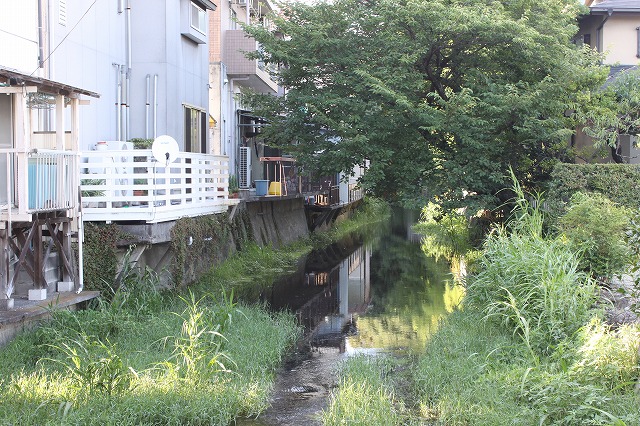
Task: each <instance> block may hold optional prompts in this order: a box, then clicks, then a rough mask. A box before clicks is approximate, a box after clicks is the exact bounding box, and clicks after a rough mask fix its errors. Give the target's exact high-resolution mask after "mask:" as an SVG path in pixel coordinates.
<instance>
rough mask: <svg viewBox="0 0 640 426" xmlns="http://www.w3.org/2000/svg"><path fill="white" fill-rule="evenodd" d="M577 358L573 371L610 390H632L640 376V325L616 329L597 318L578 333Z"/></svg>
mask: <svg viewBox="0 0 640 426" xmlns="http://www.w3.org/2000/svg"><path fill="white" fill-rule="evenodd" d="M577 344H578V348H577V350H576V353H577V357H576V358H577V359H576V362H575V363H574V364H573V365H572V366H571V370H570V371H571V373H572V374H574V375H575V376H576V377H578V378H579V380H581V381H583V382H592V383H597V384H598V385H599V386H602V387H603V388H605V389H607V390H608V391H611V392H615V391H620V390H627V391H632V390H633V387H634V385H635V384H636V383H637V382H638V379H639V378H640V354H639V353H638V350H639V349H640V329H639V328H638V326H637V325H630V324H627V325H623V326H621V327H620V328H618V329H612V328H611V327H610V326H608V325H606V324H603V323H602V321H601V320H599V319H597V318H595V319H593V320H592V321H591V322H589V323H588V324H586V325H585V326H584V327H583V328H582V329H581V330H580V333H579V336H578V343H577Z"/></svg>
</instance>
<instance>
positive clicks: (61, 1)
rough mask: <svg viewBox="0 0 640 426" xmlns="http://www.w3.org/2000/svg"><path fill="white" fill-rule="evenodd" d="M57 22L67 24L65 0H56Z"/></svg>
mask: <svg viewBox="0 0 640 426" xmlns="http://www.w3.org/2000/svg"><path fill="white" fill-rule="evenodd" d="M58 23H59V24H60V25H64V26H66V25H67V0H58Z"/></svg>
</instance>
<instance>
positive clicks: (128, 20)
mask: <svg viewBox="0 0 640 426" xmlns="http://www.w3.org/2000/svg"><path fill="white" fill-rule="evenodd" d="M125 18H126V21H125V39H126V43H127V52H126V53H127V69H126V74H125V78H126V80H127V90H126V97H127V100H126V103H125V118H126V125H125V128H124V132H125V137H124V139H123V140H125V141H128V140H129V134H130V122H129V107H130V105H131V0H127V1H126V7H125Z"/></svg>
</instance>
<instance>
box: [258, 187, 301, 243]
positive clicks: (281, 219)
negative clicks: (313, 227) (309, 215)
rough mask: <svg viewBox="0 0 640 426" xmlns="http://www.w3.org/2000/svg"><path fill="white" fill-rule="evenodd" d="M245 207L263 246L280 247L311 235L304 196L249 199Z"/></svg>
mask: <svg viewBox="0 0 640 426" xmlns="http://www.w3.org/2000/svg"><path fill="white" fill-rule="evenodd" d="M245 208H246V209H247V211H248V212H249V218H250V220H251V228H252V232H253V236H254V238H255V240H256V243H257V244H259V245H261V246H268V245H273V246H274V247H280V246H282V245H285V244H288V243H290V242H293V241H295V240H297V239H299V238H302V237H307V236H308V235H309V228H308V227H307V219H306V217H305V212H304V200H303V199H302V198H289V199H282V198H277V199H274V200H273V201H271V200H264V199H262V200H259V201H249V202H247V203H246V206H245Z"/></svg>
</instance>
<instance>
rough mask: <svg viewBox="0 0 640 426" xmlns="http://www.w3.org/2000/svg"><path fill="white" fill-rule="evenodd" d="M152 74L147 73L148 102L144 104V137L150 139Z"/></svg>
mask: <svg viewBox="0 0 640 426" xmlns="http://www.w3.org/2000/svg"><path fill="white" fill-rule="evenodd" d="M150 96H151V74H147V91H146V96H145V97H146V103H145V105H144V137H145V139H149V107H150V105H151V100H150V99H149V98H150Z"/></svg>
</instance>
